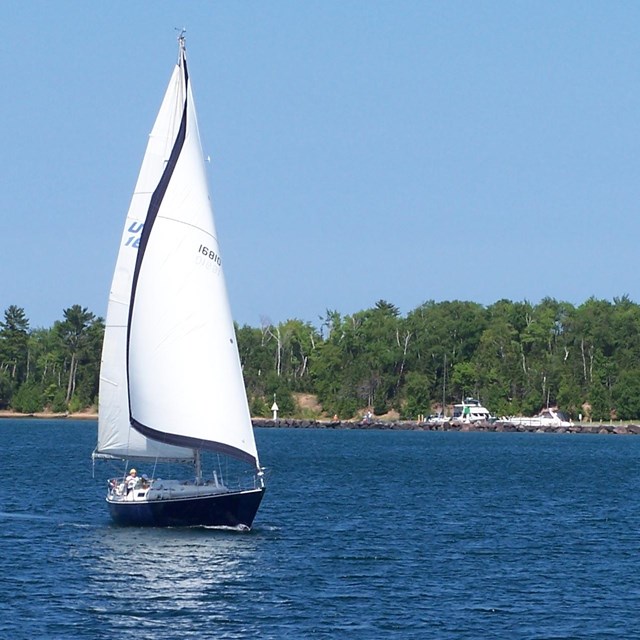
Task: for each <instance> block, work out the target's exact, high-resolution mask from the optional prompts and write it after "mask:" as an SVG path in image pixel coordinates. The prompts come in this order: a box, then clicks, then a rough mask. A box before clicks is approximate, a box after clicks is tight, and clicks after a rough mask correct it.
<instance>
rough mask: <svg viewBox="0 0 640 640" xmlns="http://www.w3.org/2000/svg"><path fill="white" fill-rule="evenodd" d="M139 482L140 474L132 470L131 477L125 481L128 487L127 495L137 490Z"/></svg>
mask: <svg viewBox="0 0 640 640" xmlns="http://www.w3.org/2000/svg"><path fill="white" fill-rule="evenodd" d="M137 482H138V472H137V471H136V470H135V469H131V471H129V475H128V476H127V477H126V479H125V481H124V483H125V486H126V487H127V493H129V491H131V490H132V489H135V487H136V483H137Z"/></svg>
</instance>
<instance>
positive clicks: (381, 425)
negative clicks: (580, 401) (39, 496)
mask: <svg viewBox="0 0 640 640" xmlns="http://www.w3.org/2000/svg"><path fill="white" fill-rule="evenodd" d="M3 418H9V419H14V420H21V419H29V418H31V419H36V420H97V419H98V414H97V413H94V412H86V411H84V412H80V413H49V412H45V411H41V412H36V413H17V412H15V411H6V410H0V420H2V419H3ZM251 422H252V423H253V426H254V427H261V428H265V429H362V430H366V429H380V430H385V431H460V432H486V433H570V434H574V433H575V434H580V433H585V434H594V435H640V425H638V424H635V423H625V422H620V423H618V424H614V423H609V422H582V423H577V424H574V425H572V426H570V427H526V426H521V425H517V426H516V425H513V424H511V423H510V422H500V421H497V422H493V423H490V422H476V423H474V424H453V423H451V422H445V423H444V424H429V423H426V422H417V421H415V420H376V419H373V420H370V421H365V420H305V419H299V418H279V419H277V420H273V419H270V418H252V419H251Z"/></svg>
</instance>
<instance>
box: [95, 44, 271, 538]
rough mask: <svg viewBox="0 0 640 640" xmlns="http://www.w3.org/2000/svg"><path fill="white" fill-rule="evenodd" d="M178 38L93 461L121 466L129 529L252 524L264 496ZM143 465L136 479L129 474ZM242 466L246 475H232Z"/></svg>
mask: <svg viewBox="0 0 640 640" xmlns="http://www.w3.org/2000/svg"><path fill="white" fill-rule="evenodd" d="M178 43H179V55H178V62H177V65H176V66H175V68H174V70H173V73H172V75H171V79H170V81H169V85H168V87H167V90H166V93H165V95H164V99H163V101H162V104H161V106H160V110H159V112H158V115H157V118H156V120H155V124H154V126H153V129H152V131H151V134H150V136H149V141H148V145H147V149H146V152H145V155H144V159H143V161H142V166H141V169H140V173H139V175H138V180H137V183H136V186H135V190H134V193H133V197H132V200H131V204H130V207H129V211H128V213H127V217H126V221H125V225H124V231H123V234H122V240H121V242H120V247H119V253H118V257H117V260H116V266H115V271H114V275H113V281H112V285H111V290H110V294H109V303H108V308H107V316H106V328H105V336H104V343H103V350H102V362H101V369H100V387H99V412H98V442H97V445H96V448H95V450H94V452H93V458H94V464H95V460H104V459H108V460H112V461H117V462H116V464H117V467H118V475H116V476H115V477H111V478H109V480H108V490H107V496H106V501H107V504H108V507H109V512H110V514H111V517H112V518H113V520H114V521H115V522H116V523H118V524H121V525H134V526H212V527H233V528H237V529H249V528H251V526H252V523H253V520H254V518H255V515H256V512H257V510H258V507H259V506H260V502H261V500H262V497H263V495H264V492H265V482H264V472H263V469H262V468H261V466H260V462H259V459H258V452H257V448H256V443H255V438H254V434H253V426H252V423H251V416H250V413H249V408H248V403H247V396H246V391H245V387H244V381H243V377H242V369H241V365H240V358H239V354H238V347H237V344H236V336H235V330H234V325H233V320H232V316H231V311H230V307H229V301H228V296H227V290H226V284H225V279H224V274H223V261H222V257H221V252H220V249H219V245H218V236H217V233H216V228H215V223H214V217H213V212H212V208H211V203H210V199H209V192H208V187H207V179H206V172H205V165H204V160H203V154H202V147H201V144H200V136H199V132H198V123H197V119H196V111H195V107H194V103H193V96H192V89H191V80H190V77H189V74H188V71H187V59H186V48H185V38H184V32H183V33H181V34H180V36H179V38H178ZM134 463H135V465H136V466H137V467H138V471H136V472H134V471H135V470H133V469H132V470H131V472H130V473H129V474H128V477H127V470H128V469H129V467H130V466H133V464H134ZM178 463H182V464H178ZM209 465H211V467H212V469H211V470H210V471H209V470H208V467H209ZM143 469H145V470H146V471H148V472H150V475H149V473H142V471H143ZM184 469H186V471H184ZM176 470H178V471H176ZM232 471H233V472H236V471H237V473H238V474H239V475H238V476H234V477H233V479H232V480H229V479H228V477H227V474H229V473H231V472H232ZM161 473H162V475H163V476H164V475H165V474H166V473H171V474H175V475H176V476H182V477H171V479H166V478H164V477H160V476H161Z"/></svg>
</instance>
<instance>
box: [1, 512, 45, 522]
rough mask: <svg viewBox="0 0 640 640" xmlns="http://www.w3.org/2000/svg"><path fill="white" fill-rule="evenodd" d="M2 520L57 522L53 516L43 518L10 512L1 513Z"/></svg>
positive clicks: (38, 515) (34, 514) (32, 514)
mask: <svg viewBox="0 0 640 640" xmlns="http://www.w3.org/2000/svg"><path fill="white" fill-rule="evenodd" d="M0 518H7V519H9V518H10V519H12V520H46V521H48V522H52V521H53V520H55V518H53V517H52V516H42V515H40V514H37V513H25V512H15V511H13V512H10V511H0Z"/></svg>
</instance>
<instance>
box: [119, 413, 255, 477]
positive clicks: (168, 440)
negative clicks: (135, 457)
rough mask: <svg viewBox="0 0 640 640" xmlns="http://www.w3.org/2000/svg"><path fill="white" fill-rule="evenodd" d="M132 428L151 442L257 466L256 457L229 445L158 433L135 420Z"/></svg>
mask: <svg viewBox="0 0 640 640" xmlns="http://www.w3.org/2000/svg"><path fill="white" fill-rule="evenodd" d="M131 426H133V428H134V429H135V430H136V431H139V432H140V433H141V434H142V435H144V436H146V437H147V438H150V439H151V440H157V441H159V442H163V443H164V444H172V445H176V446H178V447H187V448H189V447H190V448H192V449H206V450H207V451H214V452H217V453H223V454H225V455H228V456H232V457H233V458H237V459H238V460H243V461H245V462H249V463H251V464H253V465H254V466H255V465H256V459H255V457H254V456H252V455H251V454H250V453H247V452H246V451H243V450H242V449H238V448H236V447H232V446H231V445H228V444H223V443H221V442H213V441H212V440H201V439H200V438H192V437H190V436H179V435H175V434H173V433H165V432H164V431H157V430H156V429H152V428H151V427H147V426H145V425H143V424H141V423H140V422H138V421H137V420H136V419H135V418H131Z"/></svg>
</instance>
